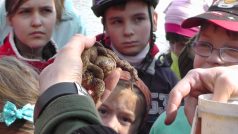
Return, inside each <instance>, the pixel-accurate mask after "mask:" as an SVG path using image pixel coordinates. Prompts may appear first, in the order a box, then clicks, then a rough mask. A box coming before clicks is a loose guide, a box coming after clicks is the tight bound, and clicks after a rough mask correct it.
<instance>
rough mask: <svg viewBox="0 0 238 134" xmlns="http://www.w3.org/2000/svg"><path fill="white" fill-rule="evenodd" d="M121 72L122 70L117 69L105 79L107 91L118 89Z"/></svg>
mask: <svg viewBox="0 0 238 134" xmlns="http://www.w3.org/2000/svg"><path fill="white" fill-rule="evenodd" d="M121 72H122V70H121V69H120V68H117V69H115V70H113V71H112V72H111V73H110V74H109V75H108V76H107V78H105V79H104V82H105V86H106V89H107V90H110V91H112V90H113V89H114V88H115V87H116V85H117V83H118V81H119V79H120V76H121Z"/></svg>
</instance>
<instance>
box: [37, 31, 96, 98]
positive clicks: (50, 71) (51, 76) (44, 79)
mask: <svg viewBox="0 0 238 134" xmlns="http://www.w3.org/2000/svg"><path fill="white" fill-rule="evenodd" d="M95 41H96V40H95V38H90V37H86V36H83V35H75V36H73V37H72V38H71V40H70V41H69V42H68V43H67V44H66V46H65V47H64V48H63V49H61V50H60V51H59V52H58V53H57V55H56V58H55V60H54V62H53V63H52V64H50V65H49V66H47V67H46V68H45V69H44V70H43V71H42V72H41V73H40V93H41V94H42V93H43V92H44V91H45V90H46V89H47V88H49V87H50V86H52V85H54V84H57V83H60V82H78V83H80V84H81V81H82V68H83V64H82V60H81V54H82V52H83V50H84V49H85V48H89V47H91V46H93V44H94V43H95Z"/></svg>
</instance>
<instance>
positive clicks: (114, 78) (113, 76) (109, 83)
mask: <svg viewBox="0 0 238 134" xmlns="http://www.w3.org/2000/svg"><path fill="white" fill-rule="evenodd" d="M121 73H122V69H121V68H116V69H114V70H113V71H112V72H111V73H110V74H109V75H108V76H107V77H106V78H105V79H104V82H105V91H104V92H103V95H102V96H101V98H100V99H99V100H98V101H97V104H96V107H99V106H100V105H101V104H102V102H104V101H105V100H106V99H107V98H108V96H109V95H110V94H111V92H112V91H113V89H115V88H116V86H117V83H118V82H119V79H120V76H121Z"/></svg>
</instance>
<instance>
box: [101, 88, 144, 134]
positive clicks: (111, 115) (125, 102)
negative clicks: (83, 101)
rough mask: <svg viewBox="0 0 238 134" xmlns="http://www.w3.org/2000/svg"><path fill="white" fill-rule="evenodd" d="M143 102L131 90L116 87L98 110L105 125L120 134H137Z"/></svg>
mask: <svg viewBox="0 0 238 134" xmlns="http://www.w3.org/2000/svg"><path fill="white" fill-rule="evenodd" d="M142 106H143V104H141V100H139V97H138V96H137V95H136V93H135V92H133V91H132V90H131V89H130V88H128V89H123V90H121V89H120V87H118V86H117V87H116V88H115V89H114V90H113V92H112V93H111V95H110V96H109V97H108V98H107V99H106V101H105V102H103V103H102V105H101V106H100V107H99V108H98V111H99V114H100V116H101V118H102V121H103V123H104V124H105V125H106V126H108V127H111V128H112V129H114V130H115V131H116V132H117V133H120V134H135V133H137V131H138V129H139V125H140V123H141V120H142V117H143V113H142V111H143V110H144V109H145V108H144V109H143V107H142Z"/></svg>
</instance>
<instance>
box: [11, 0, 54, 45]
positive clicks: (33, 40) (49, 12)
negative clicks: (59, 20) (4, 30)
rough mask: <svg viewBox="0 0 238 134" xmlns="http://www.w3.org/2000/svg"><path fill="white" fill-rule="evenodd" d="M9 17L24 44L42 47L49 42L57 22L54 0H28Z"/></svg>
mask: <svg viewBox="0 0 238 134" xmlns="http://www.w3.org/2000/svg"><path fill="white" fill-rule="evenodd" d="M8 19H9V23H10V25H11V26H12V27H13V30H14V34H15V35H16V36H17V38H18V40H19V41H20V42H21V43H22V44H24V45H27V46H28V47H30V48H41V47H43V46H45V45H46V44H47V43H48V42H49V40H50V38H51V34H52V31H53V28H54V26H55V23H56V11H55V3H54V0H28V1H27V2H25V3H24V4H23V5H21V6H20V7H19V9H18V10H17V11H16V14H14V15H13V16H12V17H9V18H8Z"/></svg>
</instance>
